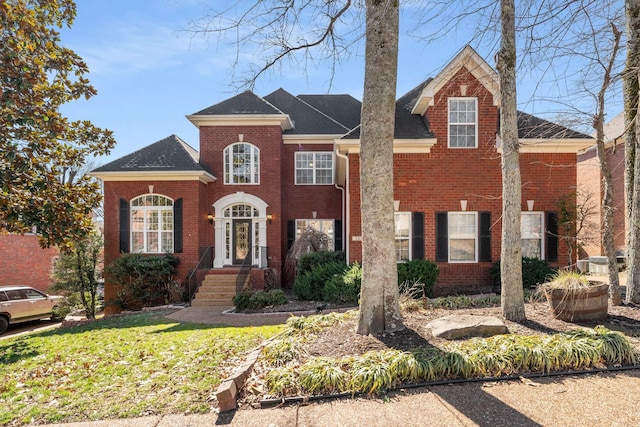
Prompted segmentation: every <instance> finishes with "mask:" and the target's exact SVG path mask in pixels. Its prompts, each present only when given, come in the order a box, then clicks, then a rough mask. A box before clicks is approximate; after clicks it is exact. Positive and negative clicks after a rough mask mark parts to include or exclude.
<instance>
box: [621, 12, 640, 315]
mask: <svg viewBox="0 0 640 427" xmlns="http://www.w3.org/2000/svg"><path fill="white" fill-rule="evenodd" d="M625 15H626V18H627V63H626V69H625V72H624V79H623V85H624V111H625V124H626V125H627V132H626V138H625V172H626V177H625V190H626V191H627V194H626V200H627V226H628V228H629V234H628V236H627V269H628V276H627V298H626V299H627V301H628V302H634V303H640V284H639V283H638V282H639V281H640V277H639V276H640V271H639V270H640V229H639V225H640V210H639V209H638V203H640V200H638V199H639V198H640V195H639V194H638V193H639V191H638V189H639V188H640V182H638V181H639V180H640V176H639V175H640V174H639V169H640V159H639V158H638V156H637V153H638V132H640V120H637V112H638V92H639V87H640V85H639V83H638V69H639V67H640V0H626V1H625ZM634 121H635V125H632V122H634Z"/></svg>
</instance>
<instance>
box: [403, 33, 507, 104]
mask: <svg viewBox="0 0 640 427" xmlns="http://www.w3.org/2000/svg"><path fill="white" fill-rule="evenodd" d="M462 67H465V68H466V69H467V70H469V72H470V73H471V74H472V75H473V76H474V77H475V78H476V79H477V80H478V81H479V82H480V83H482V85H483V86H484V87H485V88H486V89H487V90H488V91H489V92H491V94H492V95H493V105H494V106H499V105H500V92H499V83H498V74H497V73H496V72H495V70H494V69H493V68H491V66H490V65H489V64H488V63H487V61H485V60H484V59H483V58H482V57H481V56H480V55H478V53H477V52H476V51H475V50H473V48H471V46H468V45H467V46H465V48H464V49H462V51H460V53H459V54H458V55H456V57H455V58H453V60H452V61H451V62H449V64H447V65H446V66H445V67H444V68H443V69H442V71H440V72H439V73H438V75H437V76H436V77H434V78H433V80H431V81H430V82H429V84H427V85H426V86H425V87H424V89H422V93H421V94H420V96H419V97H418V101H417V102H416V104H415V105H414V106H413V108H412V110H411V113H412V114H419V115H421V116H423V115H424V113H425V112H426V111H427V108H428V107H429V106H431V105H433V98H434V96H435V94H436V93H438V91H439V90H440V89H442V87H443V86H444V85H445V84H446V83H447V82H449V80H451V78H453V76H454V75H455V74H456V73H457V72H458V71H459V70H460V69H461V68H462Z"/></svg>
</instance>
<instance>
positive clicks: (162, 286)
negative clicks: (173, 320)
mask: <svg viewBox="0 0 640 427" xmlns="http://www.w3.org/2000/svg"><path fill="white" fill-rule="evenodd" d="M179 262H180V259H179V258H177V257H175V256H173V255H171V254H165V255H160V256H150V255H142V254H122V255H121V256H120V257H119V258H117V259H116V260H115V261H113V262H112V263H111V264H110V265H109V267H107V273H108V275H109V278H110V280H112V281H113V282H114V283H115V284H116V285H117V286H118V287H119V290H118V292H117V300H116V301H115V302H116V303H117V304H119V305H120V306H121V307H122V308H123V309H127V310H137V309H140V308H142V307H150V306H152V305H154V304H157V303H158V302H160V303H162V302H164V303H167V302H169V301H172V300H174V299H177V297H176V295H175V293H176V288H177V282H176V281H175V280H174V277H173V276H174V274H175V273H176V266H177V265H178V263H179Z"/></svg>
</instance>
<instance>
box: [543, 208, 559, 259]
mask: <svg viewBox="0 0 640 427" xmlns="http://www.w3.org/2000/svg"><path fill="white" fill-rule="evenodd" d="M546 217H547V218H546V226H547V227H546V228H547V232H546V242H545V249H546V250H545V252H546V257H545V258H546V260H547V261H550V262H556V261H558V213H557V212H546Z"/></svg>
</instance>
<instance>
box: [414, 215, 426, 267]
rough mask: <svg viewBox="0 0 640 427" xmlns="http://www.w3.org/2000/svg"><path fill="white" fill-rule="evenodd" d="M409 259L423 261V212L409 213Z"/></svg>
mask: <svg viewBox="0 0 640 427" xmlns="http://www.w3.org/2000/svg"><path fill="white" fill-rule="evenodd" d="M411 258H412V259H424V212H412V213H411Z"/></svg>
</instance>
